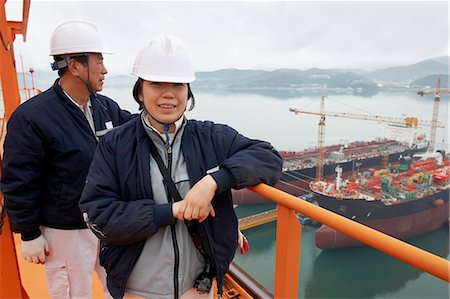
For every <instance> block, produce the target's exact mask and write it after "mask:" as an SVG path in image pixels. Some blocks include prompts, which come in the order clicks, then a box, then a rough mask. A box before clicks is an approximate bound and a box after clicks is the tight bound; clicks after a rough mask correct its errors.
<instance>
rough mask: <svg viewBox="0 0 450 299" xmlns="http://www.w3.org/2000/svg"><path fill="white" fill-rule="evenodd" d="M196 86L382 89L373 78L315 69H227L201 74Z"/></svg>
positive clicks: (302, 90)
mask: <svg viewBox="0 0 450 299" xmlns="http://www.w3.org/2000/svg"><path fill="white" fill-rule="evenodd" d="M196 75H197V77H198V79H197V80H196V81H194V82H193V83H192V86H193V87H195V88H226V89H227V90H230V91H233V90H240V91H255V90H259V91H261V90H266V91H267V90H290V91H294V92H297V93H308V92H319V91H320V92H322V93H335V92H346V93H352V92H358V93H374V92H377V90H378V86H377V84H376V83H374V82H372V81H371V80H370V79H368V78H366V77H364V76H362V75H358V74H355V73H352V72H348V71H345V70H329V69H318V68H311V69H308V70H299V69H277V70H274V71H261V70H237V69H224V70H218V71H214V72H199V73H197V74H196Z"/></svg>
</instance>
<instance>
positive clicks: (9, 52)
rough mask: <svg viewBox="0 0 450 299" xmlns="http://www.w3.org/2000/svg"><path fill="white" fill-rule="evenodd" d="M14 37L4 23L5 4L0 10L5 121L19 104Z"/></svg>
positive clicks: (0, 52) (0, 76)
mask: <svg viewBox="0 0 450 299" xmlns="http://www.w3.org/2000/svg"><path fill="white" fill-rule="evenodd" d="M14 38H15V35H14V34H13V33H12V30H11V28H10V27H9V26H8V22H7V21H6V12H5V4H4V3H3V5H2V7H1V8H0V39H1V41H0V78H1V83H2V90H3V102H4V106H5V116H4V117H5V120H6V121H7V120H9V117H10V116H11V114H12V112H13V111H14V110H15V109H16V107H17V106H18V105H19V104H20V96H19V85H18V82H17V74H16V68H15V60H14V47H13V42H14Z"/></svg>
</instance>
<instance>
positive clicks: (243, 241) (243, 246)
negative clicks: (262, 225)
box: [238, 229, 250, 254]
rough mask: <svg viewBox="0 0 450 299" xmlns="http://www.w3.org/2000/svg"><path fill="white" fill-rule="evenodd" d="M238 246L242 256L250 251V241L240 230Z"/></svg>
mask: <svg viewBox="0 0 450 299" xmlns="http://www.w3.org/2000/svg"><path fill="white" fill-rule="evenodd" d="M238 246H239V250H240V251H241V254H246V253H248V251H249V249H250V248H249V246H248V241H247V238H246V237H245V236H244V234H243V233H242V232H241V230H240V229H238Z"/></svg>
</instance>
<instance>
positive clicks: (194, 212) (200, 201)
mask: <svg viewBox="0 0 450 299" xmlns="http://www.w3.org/2000/svg"><path fill="white" fill-rule="evenodd" d="M217 188H218V187H217V183H216V181H215V180H214V179H213V177H212V176H210V175H206V176H204V177H203V178H202V179H201V180H200V181H198V182H197V183H196V184H195V185H194V186H193V187H192V188H191V190H189V191H188V193H187V194H186V197H185V198H184V199H183V200H181V201H179V202H175V203H174V204H173V205H172V212H173V216H174V217H175V218H177V219H179V220H192V219H196V220H198V221H199V222H202V221H204V220H205V219H206V218H207V217H208V216H209V215H211V216H212V217H215V216H216V213H215V211H214V208H213V206H212V204H211V200H212V199H213V197H214V194H215V193H216V190H217Z"/></svg>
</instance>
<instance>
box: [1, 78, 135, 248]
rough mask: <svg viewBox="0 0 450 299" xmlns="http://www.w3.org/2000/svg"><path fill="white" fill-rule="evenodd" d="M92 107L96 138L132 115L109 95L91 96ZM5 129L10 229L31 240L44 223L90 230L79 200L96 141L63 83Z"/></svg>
mask: <svg viewBox="0 0 450 299" xmlns="http://www.w3.org/2000/svg"><path fill="white" fill-rule="evenodd" d="M91 103H92V113H93V118H94V125H95V131H96V133H97V135H101V134H103V133H104V132H105V131H106V129H107V125H106V123H108V122H111V123H110V124H111V125H113V126H118V125H120V124H122V123H124V122H126V121H128V120H129V119H130V117H131V114H130V113H129V112H127V111H123V110H120V108H119V106H118V105H117V103H116V102H114V101H113V100H111V99H109V98H107V97H105V96H102V95H99V94H97V95H96V97H94V96H92V97H91ZM108 126H110V125H108ZM7 129H8V133H7V135H6V139H5V145H4V150H5V151H4V156H3V168H2V178H1V191H2V192H3V195H4V197H5V208H6V211H7V213H8V216H9V219H10V220H11V228H12V230H13V231H14V232H20V233H21V234H22V239H23V240H32V239H34V238H37V237H38V236H39V235H40V230H39V226H40V225H44V226H48V227H52V228H58V229H77V228H86V224H85V222H84V221H83V218H82V216H81V213H80V209H79V207H78V202H79V200H80V196H81V192H82V190H83V187H84V182H85V180H86V175H87V172H88V170H89V165H90V163H91V160H92V157H93V155H94V151H95V148H96V146H97V139H96V137H95V135H94V133H93V132H92V130H91V127H90V126H89V123H88V121H87V120H86V117H85V116H84V114H83V112H82V111H81V109H80V108H78V107H77V106H75V105H74V103H73V102H72V101H71V100H70V99H69V98H68V97H67V96H66V95H65V94H64V92H63V90H62V89H61V87H60V86H59V79H58V80H56V81H55V83H54V85H53V87H51V88H49V89H48V90H46V91H45V92H43V93H42V94H40V95H38V96H36V97H33V98H31V99H30V100H28V101H26V102H24V103H23V104H22V105H20V106H19V107H18V108H17V109H16V110H15V111H14V113H13V114H12V116H11V118H10V120H9V122H8V127H7Z"/></svg>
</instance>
